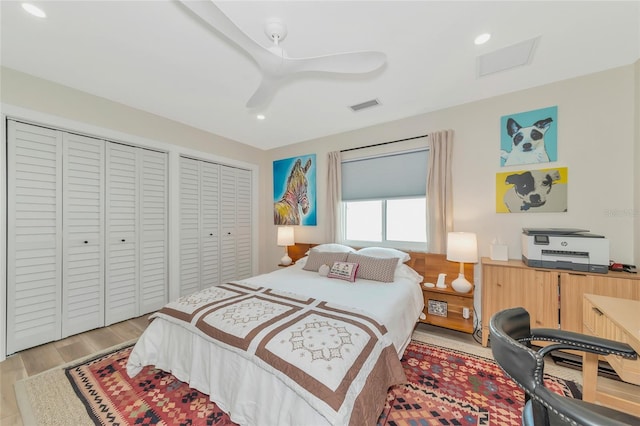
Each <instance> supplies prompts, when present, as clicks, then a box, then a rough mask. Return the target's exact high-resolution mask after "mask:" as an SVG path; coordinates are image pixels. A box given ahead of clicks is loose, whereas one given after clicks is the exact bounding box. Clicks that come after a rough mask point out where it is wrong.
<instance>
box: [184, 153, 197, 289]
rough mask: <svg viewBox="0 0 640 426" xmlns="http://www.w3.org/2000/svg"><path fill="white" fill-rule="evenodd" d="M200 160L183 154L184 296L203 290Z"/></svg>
mask: <svg viewBox="0 0 640 426" xmlns="http://www.w3.org/2000/svg"><path fill="white" fill-rule="evenodd" d="M200 163H201V162H200V161H197V160H193V159H191V158H185V157H180V296H186V295H188V294H191V293H194V292H196V291H198V290H199V289H200V276H201V272H200V198H201V195H200Z"/></svg>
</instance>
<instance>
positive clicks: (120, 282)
mask: <svg viewBox="0 0 640 426" xmlns="http://www.w3.org/2000/svg"><path fill="white" fill-rule="evenodd" d="M106 149H107V163H106V164H107V166H106V167H107V176H106V187H107V189H106V233H107V237H106V248H105V251H106V264H105V268H106V274H105V278H106V281H105V298H106V304H105V324H106V325H110V324H113V323H115V322H119V321H123V320H125V319H129V318H133V317H135V316H136V315H137V313H138V264H139V259H138V245H137V240H138V229H137V225H138V223H137V216H136V212H137V210H138V191H137V188H138V181H137V170H138V156H137V149H136V148H133V147H129V146H126V145H120V144H117V143H108V144H107V147H106Z"/></svg>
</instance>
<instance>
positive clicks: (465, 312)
mask: <svg viewBox="0 0 640 426" xmlns="http://www.w3.org/2000/svg"><path fill="white" fill-rule="evenodd" d="M462 318H464V319H469V308H462Z"/></svg>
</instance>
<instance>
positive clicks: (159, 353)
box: [127, 265, 423, 426]
mask: <svg viewBox="0 0 640 426" xmlns="http://www.w3.org/2000/svg"><path fill="white" fill-rule="evenodd" d="M237 283H239V284H249V286H260V287H267V288H272V289H275V290H279V292H288V293H292V294H297V295H299V296H305V297H312V298H314V299H317V300H323V301H326V302H329V303H335V304H337V305H341V306H349V307H352V308H354V311H362V312H364V313H366V314H367V315H368V316H370V317H371V318H373V319H375V320H376V321H377V322H379V323H380V324H384V325H385V327H386V329H387V331H388V333H387V336H388V337H387V338H388V339H390V341H391V342H392V343H393V345H394V348H395V350H396V352H397V353H398V354H399V355H401V354H402V351H403V350H404V348H405V346H406V344H408V342H409V340H410V336H411V332H412V330H413V327H414V325H415V322H416V320H417V318H418V316H419V315H420V313H421V312H422V307H423V305H422V304H423V301H422V293H421V291H420V288H419V285H418V284H416V283H415V281H412V280H411V279H408V278H401V279H398V280H397V282H394V283H380V282H375V281H368V280H358V281H357V282H356V283H348V282H345V281H340V280H334V279H327V278H326V277H321V276H320V275H319V274H317V273H313V272H309V271H304V270H302V269H301V265H294V266H292V267H289V268H286V269H282V270H278V271H275V272H273V273H270V274H264V275H259V276H256V277H252V278H250V279H247V280H243V281H238V282H237ZM171 305H172V304H169V305H167V306H171ZM185 330H186V328H185V325H184V324H180V322H179V321H175V320H172V318H167V317H165V316H163V315H156V318H155V319H154V321H153V322H152V323H151V324H150V325H149V327H148V328H147V330H146V331H145V332H144V333H143V335H142V336H141V338H140V339H139V341H138V343H137V344H136V346H135V348H134V350H133V351H132V354H131V356H130V358H129V362H128V364H127V372H128V374H129V375H130V376H134V375H135V374H137V373H138V372H139V371H140V370H141V369H142V368H143V366H145V365H155V366H156V367H157V368H160V369H162V370H165V371H169V372H171V373H172V374H174V375H175V376H176V377H177V378H178V379H180V380H181V381H184V382H188V383H189V384H190V386H191V387H193V388H195V389H198V390H200V391H201V392H203V393H206V394H208V395H209V396H210V398H211V400H212V401H215V402H216V403H218V405H219V406H220V408H222V409H223V410H224V411H225V412H227V413H228V414H229V415H230V417H231V419H232V420H233V421H235V422H237V423H240V424H243V425H244V424H246V425H266V426H270V425H273V426H276V425H294V424H301V419H303V423H302V424H304V425H310V426H311V425H327V424H348V423H349V417H350V413H337V414H336V415H335V416H334V415H333V414H330V415H328V414H327V412H326V410H325V411H323V410H319V409H318V408H319V407H318V404H317V403H316V401H314V400H313V399H309V398H305V397H304V396H301V394H300V392H299V389H296V387H295V386H291V383H286V380H283V379H282V378H280V379H275V378H274V375H273V371H269V369H265V368H264V365H260V363H255V362H252V361H251V360H249V359H248V358H247V357H245V356H239V355H238V353H237V351H235V350H229V348H228V347H227V348H225V347H224V345H223V346H220V345H218V344H215V343H212V341H211V340H210V339H208V338H207V337H206V336H203V335H202V334H201V333H194V332H193V331H191V332H185ZM351 421H352V422H353V419H351Z"/></svg>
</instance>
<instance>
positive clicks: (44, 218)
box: [7, 121, 62, 354]
mask: <svg viewBox="0 0 640 426" xmlns="http://www.w3.org/2000/svg"><path fill="white" fill-rule="evenodd" d="M7 142H8V144H7V196H8V202H7V221H8V226H7V353H9V354H10V353H14V352H17V351H20V350H22V349H26V348H29V347H32V346H36V345H40V344H42V343H46V342H50V341H53V340H57V339H60V337H61V322H62V315H61V310H62V308H61V303H62V302H61V298H62V291H61V288H62V286H61V278H62V273H61V265H62V261H61V258H62V196H61V193H62V133H61V132H58V131H55V130H51V129H46V128H42V127H37V126H32V125H28V124H23V123H19V122H14V121H8V124H7Z"/></svg>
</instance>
